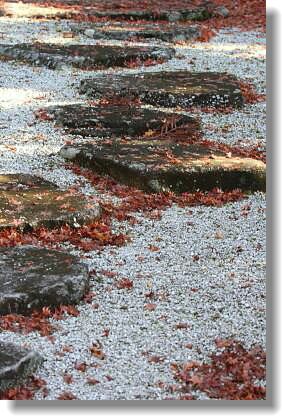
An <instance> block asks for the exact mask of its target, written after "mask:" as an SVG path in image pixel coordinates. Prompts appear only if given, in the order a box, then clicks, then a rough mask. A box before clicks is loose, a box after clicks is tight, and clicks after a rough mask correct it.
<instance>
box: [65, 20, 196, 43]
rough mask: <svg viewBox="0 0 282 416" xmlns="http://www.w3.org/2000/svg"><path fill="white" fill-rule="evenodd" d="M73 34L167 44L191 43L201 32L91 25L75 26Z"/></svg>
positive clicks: (155, 26)
mask: <svg viewBox="0 0 282 416" xmlns="http://www.w3.org/2000/svg"><path fill="white" fill-rule="evenodd" d="M72 30H73V32H74V33H77V32H80V33H84V34H85V35H86V36H87V37H89V38H93V39H115V40H131V39H133V40H135V39H137V40H138V39H139V38H140V39H142V40H151V39H158V40H162V41H165V42H177V41H191V40H195V39H197V38H199V37H200V34H201V31H200V28H199V27H198V26H195V25H194V26H191V25H190V26H187V25H185V26H184V25H180V24H157V23H148V24H137V23H136V24H133V23H131V24H128V23H122V22H119V23H111V24H109V23H108V24H105V23H103V24H101V23H96V24H91V25H87V26H85V25H84V26H83V24H82V25H79V26H78V25H77V26H73V29H72Z"/></svg>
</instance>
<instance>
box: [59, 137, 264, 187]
mask: <svg viewBox="0 0 282 416" xmlns="http://www.w3.org/2000/svg"><path fill="white" fill-rule="evenodd" d="M60 153H61V155H62V156H63V157H64V158H66V159H67V160H72V161H74V162H76V163H78V164H80V165H82V166H85V167H88V168H91V169H92V170H94V171H95V172H98V173H100V174H107V175H109V176H112V177H113V178H115V179H116V180H118V181H120V182H122V183H124V184H127V185H131V186H135V187H137V188H140V189H143V190H145V191H148V192H161V191H174V192H176V193H181V192H190V191H196V190H203V191H206V190H210V189H213V188H215V187H219V188H221V189H223V190H231V189H237V188H241V189H243V190H251V191H254V190H264V189H265V164H264V163H263V162H261V161H258V160H255V159H251V158H246V157H240V156H235V155H234V156H230V155H227V154H225V153H224V152H221V151H214V150H213V149H212V148H209V147H207V146H203V145H201V144H196V143H195V144H183V143H173V142H172V141H171V140H168V139H164V138H160V139H154V140H150V139H143V140H130V141H128V142H127V143H126V142H125V141H121V140H114V141H112V142H110V143H109V141H104V142H99V145H95V144H90V143H89V144H79V145H73V146H72V145H67V146H64V147H63V148H62V149H61V151H60Z"/></svg>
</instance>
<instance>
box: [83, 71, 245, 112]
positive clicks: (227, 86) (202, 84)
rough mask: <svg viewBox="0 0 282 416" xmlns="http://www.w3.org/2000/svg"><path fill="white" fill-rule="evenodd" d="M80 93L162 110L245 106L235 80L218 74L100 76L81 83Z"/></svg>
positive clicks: (179, 73) (154, 73)
mask: <svg viewBox="0 0 282 416" xmlns="http://www.w3.org/2000/svg"><path fill="white" fill-rule="evenodd" d="M80 92H81V93H83V94H87V95H88V96H89V97H97V98H99V97H107V98H109V99H111V98H112V97H116V96H118V97H127V98H128V99H130V98H131V99H133V98H138V99H140V100H141V102H142V103H146V104H151V105H155V106H162V107H173V108H175V107H182V108H184V109H185V108H188V107H192V106H213V107H222V106H229V105H232V106H233V107H240V106H242V105H243V96H242V92H241V90H240V86H239V83H238V81H237V80H236V78H235V77H234V76H231V75H229V74H226V73H216V72H188V71H183V70H180V71H170V72H146V73H145V74H142V75H140V74H126V75H112V76H111V79H110V80H109V77H108V76H99V77H96V78H95V79H86V80H83V81H81V85H80Z"/></svg>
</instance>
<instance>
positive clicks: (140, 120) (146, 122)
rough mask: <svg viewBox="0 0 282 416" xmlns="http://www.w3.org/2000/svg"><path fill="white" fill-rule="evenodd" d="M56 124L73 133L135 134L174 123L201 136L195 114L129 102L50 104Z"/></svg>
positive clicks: (160, 129) (149, 133)
mask: <svg viewBox="0 0 282 416" xmlns="http://www.w3.org/2000/svg"><path fill="white" fill-rule="evenodd" d="M48 114H50V115H51V116H53V117H54V120H55V123H56V126H61V127H65V128H66V129H67V131H68V132H69V133H71V134H73V135H74V136H76V135H79V136H88V137H91V136H92V137H94V138H95V137H96V138H97V137H117V138H124V137H129V138H136V137H147V138H149V137H152V136H158V135H160V134H164V133H165V131H166V130H167V129H168V128H170V129H171V126H170V125H171V124H172V125H173V129H174V131H175V132H176V134H177V133H179V134H180V131H181V133H182V134H185V135H186V137H187V140H188V139H192V138H193V137H196V136H197V137H199V136H200V124H199V121H198V120H197V119H196V118H195V117H191V116H187V115H183V114H178V115H174V116H171V115H169V114H167V113H165V112H162V111H158V110H156V109H148V108H142V107H140V106H138V105H130V103H129V104H122V103H120V104H111V103H109V104H105V105H100V104H99V105H95V106H94V105H92V106H86V105H78V104H72V105H64V106H56V107H53V108H52V107H49V108H48Z"/></svg>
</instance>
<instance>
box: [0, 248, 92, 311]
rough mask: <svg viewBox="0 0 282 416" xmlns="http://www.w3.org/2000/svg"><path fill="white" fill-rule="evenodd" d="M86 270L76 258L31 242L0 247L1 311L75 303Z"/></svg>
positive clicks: (80, 294) (83, 288) (84, 282)
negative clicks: (23, 244)
mask: <svg viewBox="0 0 282 416" xmlns="http://www.w3.org/2000/svg"><path fill="white" fill-rule="evenodd" d="M88 281H89V273H88V269H87V267H86V266H85V265H84V264H82V263H81V262H80V260H79V258H77V257H75V256H71V255H69V254H67V253H63V252H60V251H56V250H50V249H47V248H39V247H33V246H22V247H13V248H11V247H9V248H6V247H1V248H0V314H1V315H5V314H8V313H19V314H29V313H30V312H32V310H34V309H38V308H42V307H43V306H50V307H57V306H59V305H69V304H76V303H78V302H79V301H80V300H81V299H82V297H83V296H84V294H85V292H86V291H87V289H88Z"/></svg>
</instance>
